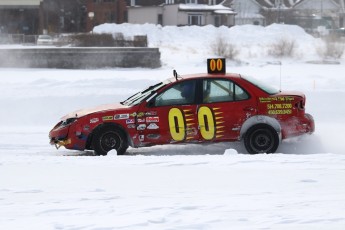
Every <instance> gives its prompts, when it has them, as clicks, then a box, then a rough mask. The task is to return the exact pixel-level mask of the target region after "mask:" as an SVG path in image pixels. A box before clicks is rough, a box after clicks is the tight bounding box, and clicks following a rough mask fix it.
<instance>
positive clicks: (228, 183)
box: [0, 25, 345, 230]
mask: <svg viewBox="0 0 345 230" xmlns="http://www.w3.org/2000/svg"><path fill="white" fill-rule="evenodd" d="M95 32H99V33H100V32H111V33H118V32H122V33H124V34H125V36H133V35H138V34H148V37H149V42H150V46H152V47H159V48H160V50H161V55H162V67H161V68H159V69H153V70H151V69H140V68H137V69H119V68H115V69H101V70H51V69H17V68H11V69H5V68H2V69H0V79H1V83H0V107H1V110H0V207H1V209H0V229H303V230H304V229H344V228H345V215H344V210H345V184H344V181H345V152H344V150H343V149H344V147H343V145H342V141H344V139H345V134H344V131H343V130H345V106H344V101H343V100H344V98H345V81H344V73H345V65H344V64H343V63H344V59H340V60H339V61H340V63H341V64H339V65H315V64H307V61H319V60H321V58H320V56H318V54H317V50H318V49H320V47H321V46H322V45H323V43H322V41H321V40H320V39H315V38H312V37H311V36H309V35H307V34H305V33H304V32H303V31H302V30H301V29H300V28H298V27H294V26H284V25H283V26H282V25H272V26H270V27H266V28H264V27H255V26H239V27H233V28H231V29H229V28H224V27H221V28H218V29H217V28H214V27H212V26H206V27H202V28H200V27H178V28H176V27H157V26H153V25H143V26H138V25H102V26H98V27H96V28H95ZM217 37H223V38H226V40H229V41H231V42H232V43H233V44H236V45H237V46H238V47H239V49H240V53H239V56H238V57H237V58H238V60H239V61H236V62H231V61H228V66H227V71H228V72H236V73H242V74H249V75H252V76H254V77H257V78H260V79H261V80H262V81H266V82H268V83H270V84H272V85H275V86H276V87H278V88H279V87H280V85H281V87H282V89H283V90H299V91H303V92H304V93H305V94H306V96H307V104H306V110H307V112H308V113H310V114H312V115H313V116H314V118H315V122H316V132H315V134H313V135H311V136H305V137H300V138H295V139H291V140H288V141H284V142H283V143H282V144H281V146H280V147H279V149H278V153H277V154H269V155H267V154H262V155H248V154H243V148H242V146H241V144H239V143H222V144H215V145H207V146H203V145H185V146H174V145H169V146H156V147H151V148H142V149H129V150H128V154H127V155H125V156H116V154H115V153H113V152H111V153H110V154H108V156H104V157H95V156H92V154H90V153H89V152H77V151H69V150H65V149H60V150H56V149H55V148H54V147H52V146H50V145H49V144H48V141H49V140H48V132H49V130H50V129H51V128H52V126H53V125H55V123H56V122H57V121H58V120H59V118H60V117H61V116H63V115H65V114H66V113H68V112H71V111H74V110H76V109H79V108H84V107H90V106H95V105H99V104H107V103H111V102H117V101H120V100H123V99H125V98H127V97H128V96H130V95H131V94H133V93H135V92H137V91H139V90H141V89H143V88H144V87H145V86H148V85H152V84H154V83H156V82H157V81H161V80H164V79H166V78H168V77H171V76H172V70H173V69H176V70H177V71H178V73H179V74H188V73H196V72H205V71H206V58H207V57H210V56H212V57H213V56H214V55H213V54H212V51H211V48H210V47H211V46H212V43H213V42H214V41H215V39H216V38H217ZM280 38H290V39H293V38H295V39H296V46H297V48H296V51H295V53H294V55H293V57H290V58H283V59H279V60H278V59H276V58H274V57H271V56H270V55H269V54H268V50H269V49H270V47H271V45H272V43H274V42H275V41H276V40H279V39H280ZM279 62H281V63H282V65H279V64H278V63H279ZM280 72H281V78H280V77H279V76H280Z"/></svg>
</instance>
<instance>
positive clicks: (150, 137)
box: [147, 134, 161, 140]
mask: <svg viewBox="0 0 345 230" xmlns="http://www.w3.org/2000/svg"><path fill="white" fill-rule="evenodd" d="M160 137H161V135H159V134H149V135H147V138H148V139H154V140H157V139H159V138H160Z"/></svg>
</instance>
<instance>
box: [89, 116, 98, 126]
mask: <svg viewBox="0 0 345 230" xmlns="http://www.w3.org/2000/svg"><path fill="white" fill-rule="evenodd" d="M97 122H99V119H98V118H97V117H95V118H91V119H90V123H91V124H93V123H97Z"/></svg>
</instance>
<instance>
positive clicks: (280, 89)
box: [279, 61, 282, 92]
mask: <svg viewBox="0 0 345 230" xmlns="http://www.w3.org/2000/svg"><path fill="white" fill-rule="evenodd" d="M279 65H280V76H279V77H280V80H279V91H280V92H281V91H282V62H281V61H279Z"/></svg>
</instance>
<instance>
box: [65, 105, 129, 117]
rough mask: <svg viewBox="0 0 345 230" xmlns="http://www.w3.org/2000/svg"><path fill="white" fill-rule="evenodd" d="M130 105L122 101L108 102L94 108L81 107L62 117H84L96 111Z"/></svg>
mask: <svg viewBox="0 0 345 230" xmlns="http://www.w3.org/2000/svg"><path fill="white" fill-rule="evenodd" d="M126 108H128V106H125V105H121V104H120V103H116V104H106V105H100V106H97V107H93V108H88V109H80V110H77V111H74V112H72V113H69V114H67V115H65V116H63V117H62V118H61V120H66V119H68V118H74V117H78V118H79V117H84V116H86V115H89V114H92V113H96V112H104V111H109V110H116V109H126Z"/></svg>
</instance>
